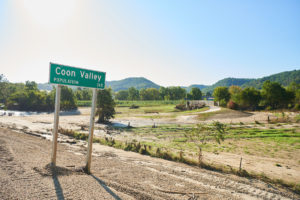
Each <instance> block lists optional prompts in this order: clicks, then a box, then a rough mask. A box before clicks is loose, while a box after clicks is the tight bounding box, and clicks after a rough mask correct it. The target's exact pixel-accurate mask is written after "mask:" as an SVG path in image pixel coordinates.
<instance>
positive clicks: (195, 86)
mask: <svg viewBox="0 0 300 200" xmlns="http://www.w3.org/2000/svg"><path fill="white" fill-rule="evenodd" d="M207 87H208V85H197V84H193V85H190V86H189V87H185V89H186V90H187V91H188V92H189V91H191V89H192V88H199V89H200V90H203V89H204V88H207Z"/></svg>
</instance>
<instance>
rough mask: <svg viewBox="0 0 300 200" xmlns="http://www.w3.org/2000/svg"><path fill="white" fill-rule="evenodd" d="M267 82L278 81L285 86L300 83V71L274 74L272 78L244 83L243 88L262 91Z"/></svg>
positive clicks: (267, 77)
mask: <svg viewBox="0 0 300 200" xmlns="http://www.w3.org/2000/svg"><path fill="white" fill-rule="evenodd" d="M266 80H270V81H276V82H278V83H280V84H281V85H283V86H288V85H289V84H290V83H291V82H293V81H295V82H296V83H300V70H294V71H287V72H281V73H278V74H273V75H271V76H266V77H263V78H259V79H255V80H252V81H250V82H247V83H244V84H243V85H242V87H249V86H250V87H255V88H258V89H261V87H262V85H263V83H264V81H266Z"/></svg>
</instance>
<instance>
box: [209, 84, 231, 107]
mask: <svg viewBox="0 0 300 200" xmlns="http://www.w3.org/2000/svg"><path fill="white" fill-rule="evenodd" d="M213 96H214V97H215V101H219V103H220V106H226V105H227V102H228V101H229V99H230V93H229V91H228V87H216V88H215V89H214V92H213Z"/></svg>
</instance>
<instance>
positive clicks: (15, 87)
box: [0, 75, 300, 119]
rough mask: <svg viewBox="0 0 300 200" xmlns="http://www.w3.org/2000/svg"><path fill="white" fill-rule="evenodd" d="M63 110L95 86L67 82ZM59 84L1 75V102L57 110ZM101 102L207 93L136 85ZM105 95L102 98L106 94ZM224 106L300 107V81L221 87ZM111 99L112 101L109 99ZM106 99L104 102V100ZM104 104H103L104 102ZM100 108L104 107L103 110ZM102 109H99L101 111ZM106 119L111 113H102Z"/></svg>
mask: <svg viewBox="0 0 300 200" xmlns="http://www.w3.org/2000/svg"><path fill="white" fill-rule="evenodd" d="M61 90H62V91H61V106H60V107H61V110H72V109H76V108H77V101H78V100H91V98H92V90H91V89H86V88H85V89H83V88H77V89H71V88H69V87H66V86H63V87H62V89H61ZM55 92H56V90H55V87H53V89H52V91H50V92H47V91H41V90H39V89H38V87H37V83H35V82H34V81H26V83H10V82H8V81H7V80H6V79H5V77H4V76H3V75H0V103H1V104H2V105H4V106H5V107H6V108H7V109H11V110H20V111H53V110H54V104H55ZM98 93H99V96H98V99H100V100H99V101H98V106H100V107H101V106H103V108H101V109H102V110H103V113H105V110H106V108H104V107H105V106H107V107H109V108H108V109H110V110H113V109H112V108H113V107H114V105H115V102H114V99H115V100H133V101H136V100H183V99H189V100H200V99H203V98H204V97H210V96H211V94H210V93H207V94H206V95H205V96H204V95H203V94H202V92H201V90H200V89H199V88H192V89H191V90H190V91H189V92H187V90H186V89H184V88H182V87H160V88H159V89H155V88H147V89H141V90H138V89H136V88H134V87H131V88H129V89H128V90H121V91H119V92H115V93H114V92H113V91H112V90H111V89H110V88H109V89H105V90H99V91H98ZM101 95H102V96H103V95H104V97H103V98H102V96H101ZM212 96H213V97H214V100H215V101H217V102H219V104H220V106H223V107H226V106H227V107H228V108H231V109H241V110H258V109H268V110H269V109H281V108H288V109H291V108H293V109H296V110H299V109H300V84H299V83H295V82H292V83H291V84H290V85H289V86H288V87H283V86H282V85H281V84H279V83H277V82H271V81H265V82H264V83H263V86H262V89H261V90H258V89H255V88H253V87H246V88H241V87H239V86H230V87H223V86H221V87H217V88H215V89H214V92H213V94H212ZM101 99H102V100H101ZM108 100H109V101H111V102H109V101H108ZM101 102H102V103H101ZM100 104H101V105H100ZM101 109H100V110H101ZM100 110H99V109H98V113H101V111H100ZM101 118H102V119H105V118H107V117H105V116H102V117H101Z"/></svg>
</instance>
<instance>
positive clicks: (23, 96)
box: [7, 90, 53, 111]
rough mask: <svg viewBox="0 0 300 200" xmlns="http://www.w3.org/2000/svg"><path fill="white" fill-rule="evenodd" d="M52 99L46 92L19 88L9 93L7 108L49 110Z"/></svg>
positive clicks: (51, 105)
mask: <svg viewBox="0 0 300 200" xmlns="http://www.w3.org/2000/svg"><path fill="white" fill-rule="evenodd" d="M52 107H53V101H51V98H50V96H49V95H47V93H46V92H41V91H38V90H21V91H17V92H15V93H13V94H11V95H10V96H9V98H8V100H7V108H8V109H11V110H21V111H50V110H51V109H52Z"/></svg>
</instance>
